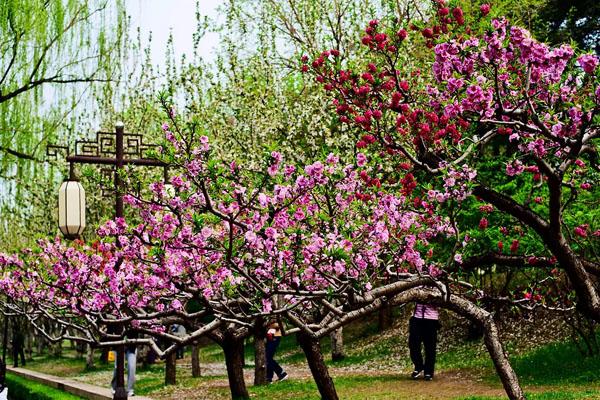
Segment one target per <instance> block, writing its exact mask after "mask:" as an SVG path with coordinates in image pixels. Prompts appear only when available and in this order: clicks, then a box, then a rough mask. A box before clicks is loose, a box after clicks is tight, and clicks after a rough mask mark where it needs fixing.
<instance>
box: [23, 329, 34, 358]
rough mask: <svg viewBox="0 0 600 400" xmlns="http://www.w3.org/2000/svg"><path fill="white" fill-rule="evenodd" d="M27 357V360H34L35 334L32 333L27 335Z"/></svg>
mask: <svg viewBox="0 0 600 400" xmlns="http://www.w3.org/2000/svg"><path fill="white" fill-rule="evenodd" d="M25 359H26V360H27V361H31V360H33V334H32V333H30V334H28V335H26V336H25Z"/></svg>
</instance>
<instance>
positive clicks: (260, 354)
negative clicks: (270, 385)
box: [254, 318, 267, 386]
mask: <svg viewBox="0 0 600 400" xmlns="http://www.w3.org/2000/svg"><path fill="white" fill-rule="evenodd" d="M266 384H267V342H266V338H265V326H264V321H263V319H262V318H258V319H257V320H256V322H255V325H254V385H255V386H258V385H266Z"/></svg>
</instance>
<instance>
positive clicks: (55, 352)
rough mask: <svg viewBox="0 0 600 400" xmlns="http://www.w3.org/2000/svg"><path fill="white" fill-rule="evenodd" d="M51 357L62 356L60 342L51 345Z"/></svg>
mask: <svg viewBox="0 0 600 400" xmlns="http://www.w3.org/2000/svg"><path fill="white" fill-rule="evenodd" d="M52 356H53V357H60V356H62V341H60V340H59V341H58V342H55V343H52Z"/></svg>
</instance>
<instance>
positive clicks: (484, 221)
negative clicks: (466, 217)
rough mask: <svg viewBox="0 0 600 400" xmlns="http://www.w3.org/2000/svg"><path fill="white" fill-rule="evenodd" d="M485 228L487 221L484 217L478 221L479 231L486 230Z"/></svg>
mask: <svg viewBox="0 0 600 400" xmlns="http://www.w3.org/2000/svg"><path fill="white" fill-rule="evenodd" d="M487 227H488V220H487V218H485V217H484V218H481V219H480V220H479V229H487Z"/></svg>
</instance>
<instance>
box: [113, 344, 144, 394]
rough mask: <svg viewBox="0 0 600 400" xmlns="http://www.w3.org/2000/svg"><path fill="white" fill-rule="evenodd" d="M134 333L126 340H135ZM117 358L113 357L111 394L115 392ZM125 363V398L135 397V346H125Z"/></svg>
mask: <svg viewBox="0 0 600 400" xmlns="http://www.w3.org/2000/svg"><path fill="white" fill-rule="evenodd" d="M137 337H138V336H137V334H136V333H129V334H128V335H127V338H128V339H137ZM117 359H118V358H117V357H115V367H114V370H113V378H112V382H111V386H112V391H113V394H114V393H115V390H117ZM125 361H126V362H127V387H126V390H127V396H135V394H134V386H135V373H136V367H137V346H136V345H135V344H129V345H127V346H125Z"/></svg>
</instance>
